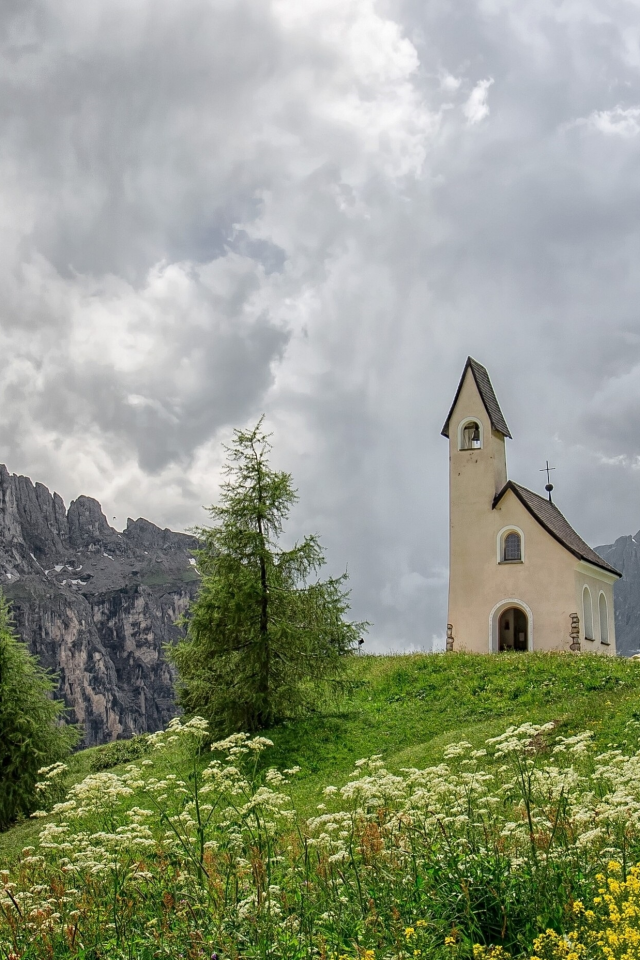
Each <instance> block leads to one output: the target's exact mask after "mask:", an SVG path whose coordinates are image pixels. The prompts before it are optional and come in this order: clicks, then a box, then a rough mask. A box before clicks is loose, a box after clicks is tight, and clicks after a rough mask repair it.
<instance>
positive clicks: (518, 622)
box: [498, 607, 529, 653]
mask: <svg viewBox="0 0 640 960" xmlns="http://www.w3.org/2000/svg"><path fill="white" fill-rule="evenodd" d="M528 633H529V622H528V617H527V615H526V613H525V612H524V610H520V609H519V608H518V607H507V609H506V610H503V611H502V613H501V614H500V619H499V621H498V650H499V651H500V652H501V653H502V652H503V651H504V650H528V649H529V636H528Z"/></svg>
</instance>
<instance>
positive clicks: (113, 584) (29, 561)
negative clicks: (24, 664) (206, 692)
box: [0, 464, 198, 746]
mask: <svg viewBox="0 0 640 960" xmlns="http://www.w3.org/2000/svg"><path fill="white" fill-rule="evenodd" d="M196 547H197V541H196V539H195V538H194V537H192V536H190V535H188V534H184V533H175V532H173V531H171V530H169V529H168V528H166V529H164V530H162V529H161V528H160V527H157V526H156V525H155V524H153V523H151V522H150V521H148V520H145V519H143V518H140V519H138V520H131V519H128V520H127V526H126V528H125V529H124V530H123V531H122V532H121V533H119V532H118V531H117V530H114V529H113V527H111V526H110V525H109V523H108V522H107V519H106V517H105V515H104V513H103V511H102V507H101V506H100V504H99V502H98V501H97V500H94V499H93V498H92V497H86V496H79V497H78V498H77V499H75V500H73V501H71V503H70V505H69V508H68V509H67V508H66V506H65V504H64V501H63V500H62V498H61V497H60V496H59V494H57V493H53V494H52V493H50V491H49V490H48V488H47V487H46V486H44V484H42V483H35V484H34V483H33V482H32V481H31V480H30V478H29V477H24V476H19V475H16V474H10V473H9V471H8V470H7V468H6V466H5V465H4V464H1V465H0V585H1V586H2V589H3V591H4V593H5V595H6V597H7V598H8V599H9V601H10V602H11V606H12V611H13V616H14V620H15V625H16V629H17V631H18V633H19V635H20V636H21V637H22V638H23V640H25V642H26V643H27V644H28V646H29V649H30V650H31V652H32V653H33V654H35V655H36V656H37V657H38V659H39V660H40V662H41V663H42V664H43V665H44V666H45V667H47V668H49V669H51V670H53V671H55V673H56V674H58V677H59V683H58V695H59V696H60V697H61V698H62V699H63V700H64V701H65V703H66V704H67V707H68V708H69V719H70V720H71V721H73V722H79V723H81V724H82V725H83V727H84V740H83V745H84V746H91V745H94V744H98V743H104V742H106V741H108V740H112V739H116V738H118V737H129V736H132V735H133V734H136V733H143V732H148V731H152V730H158V729H160V728H162V727H163V726H165V725H166V723H167V722H168V721H169V719H171V717H172V716H173V715H174V714H175V711H176V708H175V702H174V692H173V680H174V674H173V670H172V668H171V666H170V665H169V663H168V662H167V660H166V657H165V655H164V651H163V647H164V644H165V643H173V642H175V641H176V640H177V639H178V637H179V636H180V635H181V632H182V631H181V629H180V628H179V627H178V626H176V624H175V621H176V620H177V619H178V618H179V617H180V615H181V614H183V613H184V612H185V611H186V610H187V608H188V605H189V603H190V601H191V599H192V598H193V596H194V595H195V592H196V590H197V586H198V575H197V571H196V568H195V560H194V559H193V556H192V554H193V551H194V549H195V548H196Z"/></svg>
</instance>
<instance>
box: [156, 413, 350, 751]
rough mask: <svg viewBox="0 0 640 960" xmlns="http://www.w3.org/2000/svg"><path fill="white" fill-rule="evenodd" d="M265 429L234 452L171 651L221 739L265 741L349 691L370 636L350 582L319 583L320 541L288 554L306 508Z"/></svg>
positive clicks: (188, 691) (194, 701)
mask: <svg viewBox="0 0 640 960" xmlns="http://www.w3.org/2000/svg"><path fill="white" fill-rule="evenodd" d="M263 419H264V418H261V419H260V421H259V422H258V424H257V425H256V426H255V428H254V429H253V430H250V431H242V430H236V431H235V439H234V443H233V445H232V446H231V447H226V448H225V449H226V450H227V454H228V461H227V463H226V465H225V468H224V469H225V474H226V479H225V482H224V483H223V485H222V491H221V497H220V505H219V506H213V507H210V508H209V513H210V516H211V518H212V520H213V521H214V525H213V526H212V527H203V528H200V529H198V530H197V531H196V532H197V534H198V536H199V538H200V540H201V542H202V544H203V546H202V549H201V550H199V551H198V552H197V554H196V556H197V562H198V568H199V571H200V574H201V577H202V583H201V587H200V591H199V593H198V596H197V598H196V600H195V602H194V603H193V605H192V607H191V610H190V611H189V614H188V616H187V618H186V625H187V636H186V638H185V639H184V640H183V641H181V642H180V643H179V644H178V645H177V646H176V647H174V648H173V649H172V650H170V656H171V658H172V660H173V662H174V663H175V665H176V666H177V668H178V672H179V683H178V695H179V702H180V704H181V705H182V706H183V707H184V709H185V711H186V712H187V713H189V714H198V715H200V716H204V717H206V718H207V719H209V720H210V721H211V723H212V725H213V727H214V729H215V730H216V731H217V732H225V733H226V732H230V731H237V730H246V731H250V732H253V731H255V730H259V729H262V728H264V727H267V726H269V725H271V724H272V723H274V722H276V721H278V720H280V719H283V718H285V717H291V716H295V715H298V714H300V713H301V712H304V711H305V710H307V709H309V708H311V707H312V706H314V705H315V704H317V703H318V700H319V699H320V698H322V697H323V696H324V695H326V694H327V692H330V691H331V690H336V689H339V687H340V684H341V682H343V681H344V678H345V670H346V666H347V660H348V656H349V654H351V653H352V652H353V651H354V650H355V649H356V648H357V645H358V640H359V639H360V637H361V634H362V632H363V630H364V629H366V626H367V624H366V623H354V622H350V621H348V620H346V619H345V615H346V613H347V611H348V609H349V603H348V597H349V594H348V592H347V591H346V589H345V581H346V578H347V575H346V573H345V574H343V575H342V576H341V577H330V578H329V579H327V580H318V579H315V575H316V574H317V572H318V571H319V569H320V568H321V567H322V565H323V564H324V562H325V558H324V551H323V549H322V547H321V546H320V544H319V541H318V538H317V537H316V536H308V537H305V538H304V539H303V540H302V541H301V542H300V543H297V544H295V545H294V546H293V547H292V548H291V549H289V550H286V549H284V548H283V547H282V546H281V544H280V538H281V535H282V532H283V524H284V521H285V520H286V518H287V516H288V514H289V511H290V509H291V507H292V505H293V504H294V503H295V502H296V500H297V499H298V498H297V493H296V491H295V490H294V488H293V485H292V479H291V476H290V474H288V473H284V472H280V471H275V470H272V469H271V467H270V466H269V459H268V456H269V452H270V450H271V445H270V443H269V435H268V434H266V433H265V432H264V430H263Z"/></svg>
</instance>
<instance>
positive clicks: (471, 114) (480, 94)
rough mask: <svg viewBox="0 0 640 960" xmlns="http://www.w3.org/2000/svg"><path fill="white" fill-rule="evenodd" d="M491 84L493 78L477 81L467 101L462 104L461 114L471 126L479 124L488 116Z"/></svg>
mask: <svg viewBox="0 0 640 960" xmlns="http://www.w3.org/2000/svg"><path fill="white" fill-rule="evenodd" d="M492 84H493V77H489V78H488V79H487V80H479V81H478V83H476V85H475V87H474V88H473V90H472V91H471V94H470V95H469V99H468V100H467V102H466V103H465V104H464V106H463V108H462V112H463V113H464V115H465V117H466V118H467V122H468V123H471V124H475V123H480V122H481V121H482V120H484V119H485V117H488V116H489V112H490V111H489V104H488V102H487V101H488V99H489V87H490V86H491V85H492Z"/></svg>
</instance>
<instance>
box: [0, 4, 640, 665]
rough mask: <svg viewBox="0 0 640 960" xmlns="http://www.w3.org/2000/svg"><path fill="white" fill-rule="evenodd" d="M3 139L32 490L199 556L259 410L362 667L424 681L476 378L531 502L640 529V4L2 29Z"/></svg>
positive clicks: (14, 343)
mask: <svg viewBox="0 0 640 960" xmlns="http://www.w3.org/2000/svg"><path fill="white" fill-rule="evenodd" d="M0 124H1V127H0V461H4V462H6V464H7V466H8V468H9V470H10V471H12V472H15V473H25V474H28V475H29V476H31V477H32V478H33V479H34V480H36V479H39V480H40V481H42V482H43V483H45V484H46V485H47V486H49V488H50V489H56V490H58V491H59V492H60V493H61V494H62V496H63V497H64V498H65V500H66V501H67V502H68V501H69V500H71V499H73V498H74V497H76V496H77V495H78V494H80V493H85V494H88V495H91V496H95V497H97V498H98V499H99V500H100V501H101V502H102V503H103V506H104V509H105V513H106V514H107V515H108V517H109V519H110V520H111V522H112V523H113V524H114V526H118V527H122V526H124V524H125V523H126V518H127V516H131V517H134V518H135V517H138V516H145V517H147V518H148V519H150V520H153V521H154V522H156V523H158V524H160V525H161V526H165V525H168V526H172V527H174V528H175V529H185V528H187V527H189V526H190V525H191V524H193V523H199V522H202V521H203V519H204V518H205V515H204V514H203V511H202V505H203V504H209V503H212V502H213V501H215V499H216V497H217V490H218V481H219V468H220V463H221V443H222V441H224V440H226V439H228V437H229V436H230V434H231V431H232V429H233V427H236V426H241V425H246V424H251V423H253V422H255V420H256V419H257V418H258V416H259V415H260V413H262V412H263V411H264V412H265V413H266V414H267V418H268V424H269V426H270V428H271V429H272V430H273V433H274V437H273V442H274V462H275V463H276V464H277V466H279V467H282V468H285V469H288V470H290V471H291V472H292V473H293V476H294V480H295V482H296V484H297V486H298V488H299V491H300V502H299V505H298V507H297V508H296V510H295V513H294V515H293V517H292V521H291V534H292V535H300V534H303V533H305V532H317V533H319V534H320V535H321V537H322V540H323V543H324V545H325V547H326V549H327V554H328V560H329V567H330V569H331V570H332V571H333V572H339V571H340V570H342V569H344V567H345V566H348V569H349V573H350V577H351V585H352V600H353V611H354V614H355V615H356V616H358V617H363V618H367V619H369V620H371V621H373V622H374V626H373V627H372V629H371V633H370V639H369V642H368V646H369V649H376V650H388V649H394V648H395V649H407V648H411V647H417V648H427V649H428V648H430V646H431V644H432V642H433V641H434V638H436V640H437V638H440V637H442V635H443V633H444V626H445V623H446V579H447V444H446V442H445V441H444V440H443V439H442V438H441V437H440V429H441V427H442V422H443V420H444V418H445V416H446V413H447V410H448V407H449V404H450V402H451V399H452V396H453V393H454V391H455V388H456V386H457V381H458V378H459V375H460V372H461V370H462V367H463V365H464V361H465V359H466V356H467V354H472V355H473V356H475V357H476V358H477V359H478V360H479V361H480V362H481V363H484V364H485V365H486V366H487V368H488V369H489V372H490V374H491V376H492V379H493V383H494V386H495V389H496V392H497V394H498V399H499V400H500V403H501V405H502V408H503V410H504V413H505V416H506V419H507V422H508V424H509V426H510V429H511V432H512V434H513V436H514V441H513V442H512V443H510V444H509V449H508V456H509V467H510V474H511V476H512V477H513V478H514V479H517V480H518V481H520V482H522V483H524V484H526V485H527V486H530V487H533V489H536V490H540V491H542V488H543V485H544V478H543V475H542V474H540V473H539V470H540V468H541V467H542V466H543V465H544V462H545V460H546V459H547V458H548V459H549V460H550V461H552V463H553V464H555V466H556V467H557V470H556V473H555V475H554V482H555V483H556V501H557V503H558V506H559V507H560V508H561V509H562V510H563V512H564V513H565V514H566V515H567V517H568V518H569V520H570V521H571V522H572V523H573V524H574V525H575V526H576V527H577V528H578V530H579V531H580V532H581V533H582V535H583V536H584V537H585V539H587V540H588V541H589V542H590V543H592V544H598V543H609V542H612V541H613V540H614V539H615V538H616V537H618V536H621V535H623V534H628V533H633V532H635V531H636V530H637V529H638V527H639V526H640V500H639V496H638V494H639V491H640V324H639V322H638V317H639V314H640V2H639V0H627V2H622V0H564V2H563V0H517V2H515V0H456V2H455V3H452V2H451V0H4V3H3V4H2V9H1V12H0ZM112 517H115V518H116V520H112V519H111V518H112Z"/></svg>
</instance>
